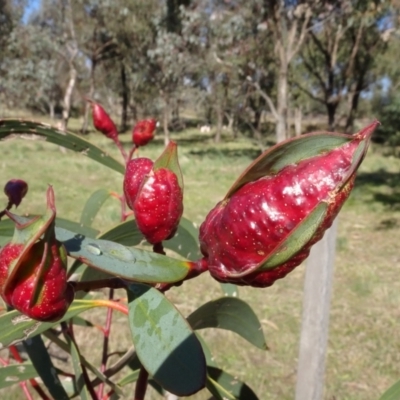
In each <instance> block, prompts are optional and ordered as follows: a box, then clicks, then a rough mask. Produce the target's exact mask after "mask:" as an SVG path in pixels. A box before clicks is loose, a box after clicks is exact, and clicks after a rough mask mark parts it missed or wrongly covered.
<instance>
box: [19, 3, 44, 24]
mask: <svg viewBox="0 0 400 400" xmlns="http://www.w3.org/2000/svg"><path fill="white" fill-rule="evenodd" d="M40 1H41V0H27V2H26V7H25V12H24V16H23V21H24V22H27V21H28V19H29V16H30V15H31V14H32V13H33V12H35V11H36V10H38V9H39V7H40Z"/></svg>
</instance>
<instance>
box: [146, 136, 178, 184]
mask: <svg viewBox="0 0 400 400" xmlns="http://www.w3.org/2000/svg"><path fill="white" fill-rule="evenodd" d="M160 168H165V169H169V170H170V171H172V172H173V173H174V174H175V175H176V177H177V179H178V184H179V187H180V188H181V189H182V191H183V175H182V171H181V167H180V166H179V160H178V146H177V144H176V143H175V142H172V141H171V142H169V143H168V146H167V147H166V148H165V149H164V151H163V152H162V154H161V155H160V157H158V158H157V160H156V161H155V162H154V165H153V170H154V171H156V170H158V169H160Z"/></svg>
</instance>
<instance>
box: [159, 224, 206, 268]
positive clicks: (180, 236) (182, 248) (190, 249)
mask: <svg viewBox="0 0 400 400" xmlns="http://www.w3.org/2000/svg"><path fill="white" fill-rule="evenodd" d="M198 238H199V230H198V229H197V228H196V227H195V226H194V225H193V222H192V221H190V220H188V219H187V218H181V221H180V223H179V226H178V230H177V231H176V234H175V236H174V237H173V238H172V239H170V240H166V241H164V242H163V246H164V247H165V248H167V249H170V250H173V251H175V253H177V254H179V255H181V256H182V257H185V258H186V259H187V260H191V261H196V260H198V259H199V258H200V257H201V252H200V245H199V239H198Z"/></svg>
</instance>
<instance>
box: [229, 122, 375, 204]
mask: <svg viewBox="0 0 400 400" xmlns="http://www.w3.org/2000/svg"><path fill="white" fill-rule="evenodd" d="M378 125H379V122H378V121H373V122H372V123H371V124H369V125H368V126H366V127H365V128H363V129H361V131H360V132H358V133H357V134H355V135H345V134H341V133H332V132H314V133H308V134H306V135H301V136H299V137H296V138H292V139H289V140H286V141H284V142H281V143H278V144H276V145H275V146H273V147H271V148H270V149H268V150H267V151H265V152H264V153H263V154H261V155H260V157H258V158H257V159H256V160H255V161H254V162H253V163H251V164H250V165H249V167H248V168H247V169H246V170H245V171H244V172H243V173H242V175H241V176H239V178H238V179H237V180H236V182H235V183H234V184H233V185H232V187H231V188H230V189H229V191H228V193H227V195H226V196H225V199H228V198H229V197H231V196H232V195H233V194H234V193H235V192H236V191H237V190H238V189H239V188H240V187H241V186H243V185H245V184H246V183H248V182H253V181H256V180H257V179H260V178H262V177H263V176H268V175H275V174H276V173H278V172H279V171H280V170H282V169H283V168H284V167H286V166H287V165H290V164H296V163H298V162H300V161H302V160H305V159H307V158H311V157H316V156H318V155H321V154H322V153H326V152H329V151H331V150H334V149H336V148H338V147H340V146H343V145H344V144H346V143H349V142H351V141H353V140H358V141H359V142H360V146H359V149H358V150H357V151H356V154H355V155H354V157H353V168H352V170H351V171H349V176H350V175H351V174H352V173H353V172H354V170H355V169H356V168H357V167H358V166H359V164H360V162H361V161H362V159H363V157H364V156H365V154H366V151H367V148H368V145H369V141H370V139H371V136H372V133H373V132H374V130H375V129H376V127H377V126H378ZM345 183H346V180H344V184H345Z"/></svg>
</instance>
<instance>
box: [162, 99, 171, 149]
mask: <svg viewBox="0 0 400 400" xmlns="http://www.w3.org/2000/svg"><path fill="white" fill-rule="evenodd" d="M163 98H164V109H163V129H164V145H165V147H167V146H168V144H169V142H170V138H169V129H168V123H169V112H170V104H169V98H168V96H167V95H164V96H163Z"/></svg>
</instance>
